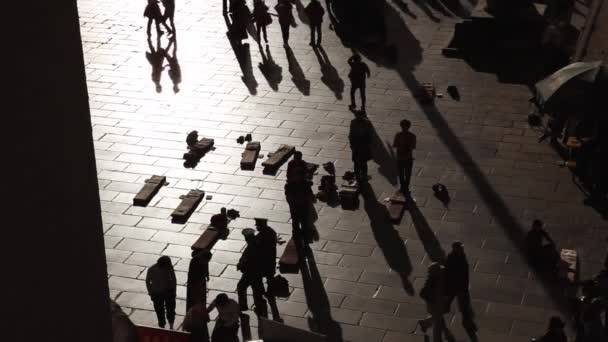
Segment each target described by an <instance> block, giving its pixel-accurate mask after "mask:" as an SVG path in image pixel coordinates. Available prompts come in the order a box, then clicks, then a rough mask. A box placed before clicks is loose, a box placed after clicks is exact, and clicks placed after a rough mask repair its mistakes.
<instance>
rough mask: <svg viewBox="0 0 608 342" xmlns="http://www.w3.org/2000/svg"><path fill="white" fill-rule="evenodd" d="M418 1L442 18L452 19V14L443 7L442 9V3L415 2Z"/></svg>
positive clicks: (434, 1)
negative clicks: (425, 4) (424, 3)
mask: <svg viewBox="0 0 608 342" xmlns="http://www.w3.org/2000/svg"><path fill="white" fill-rule="evenodd" d="M419 1H424V2H426V3H427V4H428V6H429V7H431V8H432V9H434V10H435V11H437V12H439V13H441V14H442V15H443V16H446V17H448V18H451V17H453V15H452V13H450V12H449V11H448V10H447V9H446V8H445V7H443V3H442V1H440V0H417V1H416V2H419Z"/></svg>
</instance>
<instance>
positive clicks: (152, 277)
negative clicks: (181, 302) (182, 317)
mask: <svg viewBox="0 0 608 342" xmlns="http://www.w3.org/2000/svg"><path fill="white" fill-rule="evenodd" d="M146 288H147V289H148V294H149V295H150V298H151V299H152V303H154V311H156V317H157V318H158V326H159V327H161V328H164V327H165V323H166V321H169V329H171V330H173V323H174V322H175V296H176V290H177V279H176V278H175V271H174V270H173V265H172V264H171V258H169V257H168V256H166V255H163V256H161V257H160V258H158V260H157V261H156V264H154V265H152V266H150V268H149V269H148V273H147V274H146ZM165 314H166V321H165Z"/></svg>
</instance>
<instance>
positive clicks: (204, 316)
mask: <svg viewBox="0 0 608 342" xmlns="http://www.w3.org/2000/svg"><path fill="white" fill-rule="evenodd" d="M207 322H209V314H208V313H207V307H206V306H205V303H202V302H199V303H196V304H195V305H194V306H192V307H191V308H190V309H189V310H187V312H186V316H185V317H184V327H183V328H184V331H188V332H189V333H190V337H189V338H188V341H189V342H209V328H208V327H207Z"/></svg>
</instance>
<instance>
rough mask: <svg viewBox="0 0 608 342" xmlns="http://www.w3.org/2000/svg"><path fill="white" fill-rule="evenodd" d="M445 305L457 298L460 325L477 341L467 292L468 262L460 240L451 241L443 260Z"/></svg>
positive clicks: (450, 303) (448, 305)
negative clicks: (460, 319) (449, 250)
mask: <svg viewBox="0 0 608 342" xmlns="http://www.w3.org/2000/svg"><path fill="white" fill-rule="evenodd" d="M445 270H446V286H445V289H446V296H447V299H446V300H447V304H446V306H447V307H450V306H451V305H452V301H453V300H454V298H457V299H458V309H459V310H460V313H461V315H462V326H463V327H464V328H465V330H466V332H467V334H469V337H471V340H472V341H477V326H476V325H475V322H474V321H473V308H472V306H471V296H470V294H469V262H468V261H467V255H466V254H465V253H464V245H463V244H462V242H460V241H454V242H453V243H452V251H451V252H450V253H449V254H448V256H447V258H446V261H445Z"/></svg>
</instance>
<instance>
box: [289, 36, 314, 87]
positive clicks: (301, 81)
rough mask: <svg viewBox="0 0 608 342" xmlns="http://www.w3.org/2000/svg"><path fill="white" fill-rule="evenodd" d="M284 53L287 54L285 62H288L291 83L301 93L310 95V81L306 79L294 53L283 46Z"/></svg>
mask: <svg viewBox="0 0 608 342" xmlns="http://www.w3.org/2000/svg"><path fill="white" fill-rule="evenodd" d="M285 53H286V54H287V63H288V64H289V73H290V74H291V80H292V82H293V84H294V85H295V86H296V88H298V90H299V91H300V92H301V93H302V94H304V95H306V96H308V95H310V81H309V80H307V79H306V75H304V71H302V67H301V66H300V63H298V60H297V59H296V55H295V54H294V53H293V50H292V49H291V48H290V47H289V46H286V47H285Z"/></svg>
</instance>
